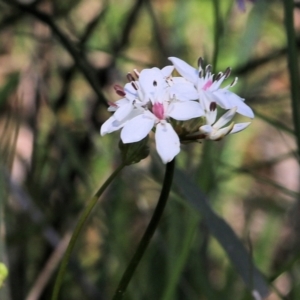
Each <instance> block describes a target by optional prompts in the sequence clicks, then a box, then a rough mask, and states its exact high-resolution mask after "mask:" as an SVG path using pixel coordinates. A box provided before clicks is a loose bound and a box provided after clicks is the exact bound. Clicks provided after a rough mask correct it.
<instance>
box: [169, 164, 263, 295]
mask: <svg viewBox="0 0 300 300" xmlns="http://www.w3.org/2000/svg"><path fill="white" fill-rule="evenodd" d="M174 180H175V183H176V184H175V186H176V187H177V190H178V193H179V194H180V195H181V196H182V197H184V198H185V199H186V200H188V201H189V202H190V204H191V205H192V206H193V207H194V208H195V209H196V210H197V211H198V212H199V213H200V214H201V215H202V217H203V220H204V222H205V224H206V226H207V227H208V229H209V230H210V232H211V234H212V235H213V236H214V237H215V238H216V239H217V241H218V242H219V243H220V244H221V246H222V247H223V249H224V251H225V252H226V253H227V255H228V257H229V259H230V261H231V262H232V264H233V265H234V266H235V268H236V270H237V272H238V273H239V274H240V276H241V277H242V279H243V280H244V282H245V284H246V285H247V287H248V288H249V289H250V290H251V291H252V294H255V293H256V294H257V293H258V294H259V295H260V296H261V297H262V298H264V297H266V296H267V295H268V294H269V288H268V284H267V282H266V280H265V279H264V276H263V275H262V274H261V273H260V271H259V270H258V269H257V268H256V267H255V266H254V265H253V262H252V260H251V256H250V255H249V253H248V252H247V251H246V249H245V247H244V246H243V244H242V243H241V241H240V240H239V239H238V237H237V236H236V235H235V233H234V231H233V230H232V228H231V227H230V226H229V225H228V224H227V223H226V222H225V221H224V220H223V219H222V218H220V217H219V216H218V215H217V214H216V213H215V212H214V211H213V210H212V209H211V207H210V206H209V204H208V202H207V199H206V197H205V195H204V194H203V193H202V192H201V190H200V189H199V188H198V187H197V185H195V184H194V183H193V182H192V181H191V180H189V179H188V176H186V175H185V174H184V173H183V172H181V171H179V170H177V171H176V172H175V177H174Z"/></svg>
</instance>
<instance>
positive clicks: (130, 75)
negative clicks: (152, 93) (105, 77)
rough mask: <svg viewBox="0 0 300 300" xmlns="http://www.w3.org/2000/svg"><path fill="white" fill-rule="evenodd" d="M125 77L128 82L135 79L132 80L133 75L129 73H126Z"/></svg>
mask: <svg viewBox="0 0 300 300" xmlns="http://www.w3.org/2000/svg"><path fill="white" fill-rule="evenodd" d="M126 77H127V79H128V81H129V82H131V81H135V80H134V77H133V76H132V74H131V73H128V74H127V76H126Z"/></svg>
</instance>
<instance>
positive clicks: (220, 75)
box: [215, 72, 223, 80]
mask: <svg viewBox="0 0 300 300" xmlns="http://www.w3.org/2000/svg"><path fill="white" fill-rule="evenodd" d="M222 76H223V73H222V72H219V73H218V75H217V76H216V78H215V80H219V79H220V78H221V77H222Z"/></svg>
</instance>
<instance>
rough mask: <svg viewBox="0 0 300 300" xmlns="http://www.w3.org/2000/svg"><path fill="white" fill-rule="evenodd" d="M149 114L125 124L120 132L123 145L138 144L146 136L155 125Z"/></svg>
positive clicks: (139, 116)
mask: <svg viewBox="0 0 300 300" xmlns="http://www.w3.org/2000/svg"><path fill="white" fill-rule="evenodd" d="M149 114H150V113H149ZM149 114H147V113H144V114H142V115H138V116H137V117H135V118H133V119H131V120H129V121H127V122H126V124H125V125H124V127H123V129H122V131H121V139H122V141H123V143H124V144H127V143H134V142H138V141H140V140H142V139H143V138H144V137H146V136H147V134H148V133H149V132H150V130H151V129H152V128H153V126H154V123H155V118H154V116H153V117H152V116H149Z"/></svg>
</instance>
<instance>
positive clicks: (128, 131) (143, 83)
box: [101, 67, 204, 163]
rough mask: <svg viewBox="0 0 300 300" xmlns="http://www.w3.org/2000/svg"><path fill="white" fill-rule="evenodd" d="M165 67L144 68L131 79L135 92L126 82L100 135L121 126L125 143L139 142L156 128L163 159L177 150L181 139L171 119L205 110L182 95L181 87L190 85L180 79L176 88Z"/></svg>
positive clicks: (184, 89) (198, 114)
mask: <svg viewBox="0 0 300 300" xmlns="http://www.w3.org/2000/svg"><path fill="white" fill-rule="evenodd" d="M166 68H167V67H166ZM166 68H164V69H162V70H160V69H158V68H152V69H145V70H143V71H142V72H141V73H140V74H139V78H138V80H136V81H132V82H131V85H132V86H133V87H134V89H135V91H136V92H134V91H133V90H129V92H130V93H129V95H127V93H128V92H127V91H126V88H127V90H128V88H129V87H128V86H127V87H126V86H125V88H124V93H125V95H124V96H125V98H123V99H121V100H119V101H117V102H116V104H115V105H113V108H110V110H115V113H114V115H113V116H112V117H110V118H109V119H108V120H107V121H106V122H105V123H104V124H103V125H102V127H101V134H102V135H104V134H106V133H109V132H112V131H115V130H118V129H120V128H122V131H121V140H122V142H123V143H125V144H126V143H134V142H138V141H140V140H142V139H144V138H145V137H146V136H147V135H148V134H149V132H150V131H151V130H153V131H155V141H156V148H157V152H158V154H159V155H160V157H161V159H162V161H163V162H164V163H167V162H169V161H171V160H172V159H173V158H174V157H175V156H176V155H177V154H178V153H179V151H180V140H179V137H178V135H177V133H176V131H175V130H174V128H173V126H172V124H171V123H172V120H173V119H174V120H179V121H183V120H189V119H192V118H196V117H199V116H201V115H203V114H204V112H203V110H202V108H201V106H200V105H199V103H198V102H196V101H191V100H188V99H186V96H185V97H184V96H183V95H184V91H186V93H187V94H188V93H191V91H193V86H192V85H191V84H190V83H189V82H187V81H185V80H183V81H182V82H181V90H176V88H174V86H173V84H172V83H173V80H172V79H171V77H170V74H169V73H170V70H171V69H170V68H168V69H166ZM171 68H172V67H171ZM172 70H173V68H172ZM171 72H172V71H171ZM175 82H177V79H175ZM119 90H120V88H119V87H118V91H119ZM119 93H120V92H119ZM120 94H122V95H123V93H120Z"/></svg>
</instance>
